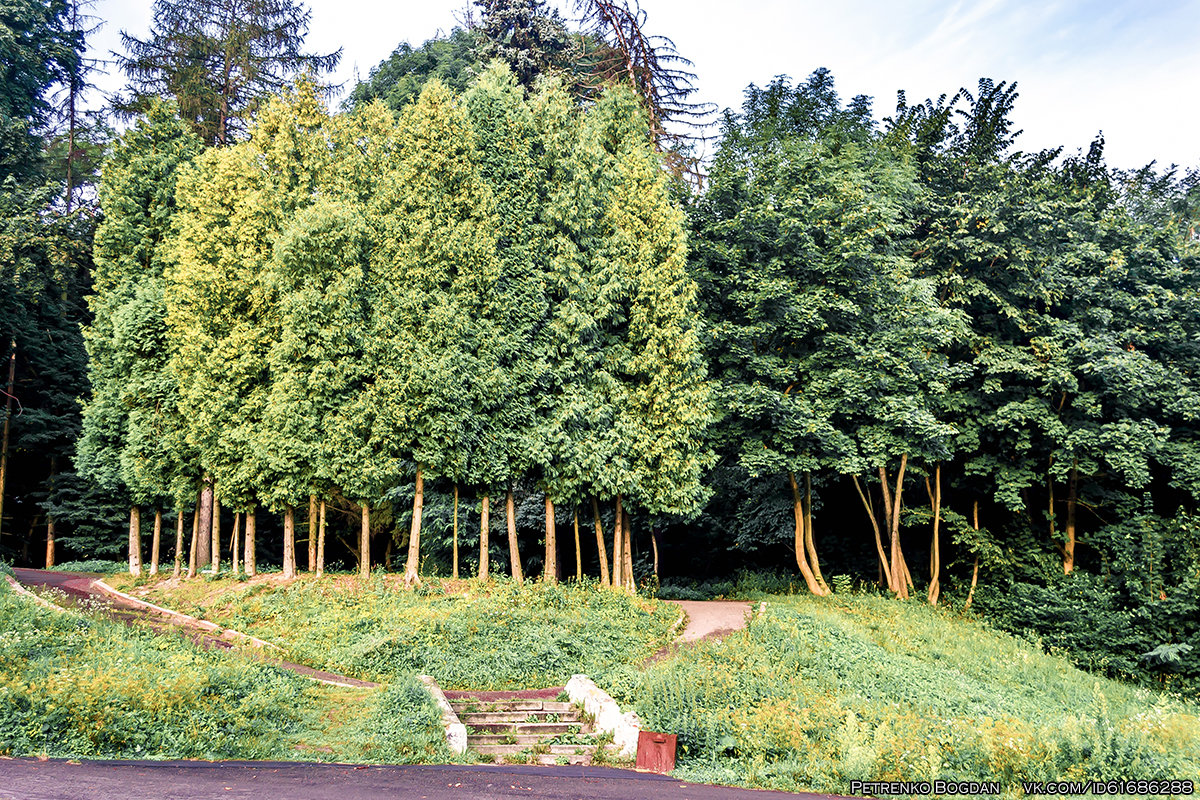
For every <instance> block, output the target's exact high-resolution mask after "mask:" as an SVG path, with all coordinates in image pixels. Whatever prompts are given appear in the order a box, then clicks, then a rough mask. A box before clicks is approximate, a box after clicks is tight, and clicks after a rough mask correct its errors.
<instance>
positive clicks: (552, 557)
mask: <svg viewBox="0 0 1200 800" xmlns="http://www.w3.org/2000/svg"><path fill="white" fill-rule="evenodd" d="M542 580H543V581H545V582H546V583H557V582H558V530H557V528H556V527H555V525H554V501H553V500H551V499H550V494H549V492H547V493H546V558H545V561H544V563H543V569H542Z"/></svg>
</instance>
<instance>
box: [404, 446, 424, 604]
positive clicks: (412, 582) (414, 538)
mask: <svg viewBox="0 0 1200 800" xmlns="http://www.w3.org/2000/svg"><path fill="white" fill-rule="evenodd" d="M424 507H425V474H424V471H423V469H422V465H421V464H418V465H417V486H416V491H415V492H414V493H413V513H412V526H411V527H410V528H409V533H408V561H407V562H406V563H405V565H404V585H405V586H407V587H409V588H410V589H411V588H413V587H415V586H420V585H421V577H420V576H419V575H418V574H417V567H418V565H419V564H420V558H421V510H422V509H423V508H424Z"/></svg>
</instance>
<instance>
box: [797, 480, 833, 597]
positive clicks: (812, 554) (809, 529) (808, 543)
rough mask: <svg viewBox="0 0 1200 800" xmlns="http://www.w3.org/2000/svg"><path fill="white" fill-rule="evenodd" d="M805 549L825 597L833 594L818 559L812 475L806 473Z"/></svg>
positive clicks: (814, 575)
mask: <svg viewBox="0 0 1200 800" xmlns="http://www.w3.org/2000/svg"><path fill="white" fill-rule="evenodd" d="M804 547H805V549H806V550H807V551H808V563H809V564H811V565H812V571H813V577H814V578H816V579H817V585H818V586H820V587H821V589H822V590H823V592H824V594H825V595H830V594H833V592H832V590H830V588H829V584H827V583H825V576H824V575H822V574H821V560H820V559H819V558H817V543H816V541H815V540H814V539H813V519H812V474H811V473H809V472H805V473H804Z"/></svg>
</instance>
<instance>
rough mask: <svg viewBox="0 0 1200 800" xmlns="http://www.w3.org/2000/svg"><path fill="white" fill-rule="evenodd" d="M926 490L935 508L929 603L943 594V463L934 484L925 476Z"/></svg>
mask: <svg viewBox="0 0 1200 800" xmlns="http://www.w3.org/2000/svg"><path fill="white" fill-rule="evenodd" d="M925 490H926V491H927V492H929V505H930V507H931V508H932V510H933V545H932V547H930V550H929V605H931V606H936V605H937V604H938V596H939V595H940V594H941V591H942V586H941V573H942V550H941V541H940V540H939V539H938V526H939V524H940V523H941V518H942V465H941V464H938V465H937V467H935V468H934V478H933V486H932V487H931V486H930V485H929V478H928V477H926V478H925Z"/></svg>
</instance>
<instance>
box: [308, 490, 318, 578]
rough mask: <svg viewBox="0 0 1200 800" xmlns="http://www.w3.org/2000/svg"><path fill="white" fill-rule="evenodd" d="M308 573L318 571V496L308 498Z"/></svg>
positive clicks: (313, 495) (312, 495)
mask: <svg viewBox="0 0 1200 800" xmlns="http://www.w3.org/2000/svg"><path fill="white" fill-rule="evenodd" d="M308 571H309V572H316V571H317V496H316V495H315V494H310V495H309V496H308Z"/></svg>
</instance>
